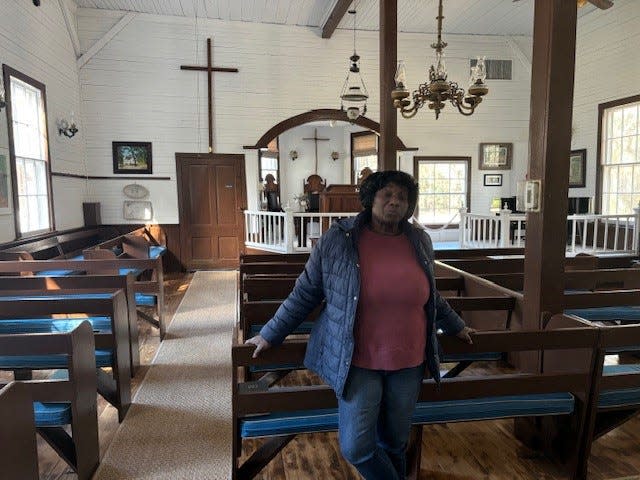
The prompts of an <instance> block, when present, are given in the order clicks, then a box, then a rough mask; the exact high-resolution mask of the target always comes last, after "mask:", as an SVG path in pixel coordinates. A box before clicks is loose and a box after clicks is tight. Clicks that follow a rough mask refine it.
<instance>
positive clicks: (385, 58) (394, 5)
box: [378, 0, 398, 170]
mask: <svg viewBox="0 0 640 480" xmlns="http://www.w3.org/2000/svg"><path fill="white" fill-rule="evenodd" d="M379 3H380V142H379V145H378V169H379V170H395V169H397V168H398V166H397V160H396V137H397V136H398V116H397V113H396V109H395V108H394V106H393V102H392V100H391V91H392V90H393V87H394V86H395V82H394V80H393V77H394V76H395V74H396V63H397V61H398V60H397V59H398V0H384V1H382V2H379Z"/></svg>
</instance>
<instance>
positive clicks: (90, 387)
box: [0, 322, 99, 480]
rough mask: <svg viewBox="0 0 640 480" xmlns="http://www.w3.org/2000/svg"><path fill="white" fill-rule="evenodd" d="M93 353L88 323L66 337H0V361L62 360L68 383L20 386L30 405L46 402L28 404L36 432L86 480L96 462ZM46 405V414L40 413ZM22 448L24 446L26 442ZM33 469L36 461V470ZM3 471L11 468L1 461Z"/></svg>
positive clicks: (33, 335)
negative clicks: (52, 357)
mask: <svg viewBox="0 0 640 480" xmlns="http://www.w3.org/2000/svg"><path fill="white" fill-rule="evenodd" d="M94 350H95V348H94V343H93V334H92V331H91V326H90V325H89V322H82V323H81V324H80V325H78V326H77V327H76V328H75V329H73V330H72V331H71V332H68V333H54V334H11V335H0V352H2V358H5V357H15V358H16V361H18V362H19V361H21V360H20V359H21V358H24V356H25V355H28V356H30V357H31V358H34V357H33V356H36V357H35V358H38V357H41V356H52V355H53V356H60V355H64V356H65V358H66V362H65V365H66V368H67V369H68V371H69V376H68V379H64V380H60V379H57V380H41V381H28V382H21V383H23V385H24V386H25V387H26V388H27V390H28V394H29V396H30V399H31V400H32V401H35V402H42V404H45V405H41V404H39V403H38V404H33V406H32V415H33V408H35V424H36V427H37V431H38V433H39V434H40V436H41V437H42V438H44V439H45V440H46V441H47V443H49V444H50V445H51V446H52V448H53V449H54V450H55V451H56V452H57V453H58V455H60V457H61V458H62V459H63V460H64V461H65V462H66V463H67V464H68V465H69V466H70V467H71V468H72V469H73V470H74V471H75V472H76V473H77V474H78V480H90V478H91V476H92V475H93V473H94V471H95V470H96V468H97V467H98V462H99V444H98V419H97V405H96V374H95V355H94ZM47 406H48V410H47V411H46V412H42V410H43V409H45V408H47ZM65 425H70V426H71V435H69V434H68V433H67V431H66V430H65V428H64V427H65ZM15 440H16V439H12V442H15ZM24 445H25V447H28V446H29V443H25V444H24ZM20 447H22V445H20ZM5 448H10V447H7V443H5V442H3V443H2V449H5ZM13 461H14V460H12V462H11V463H10V464H9V465H11V464H12V463H13ZM37 465H38V464H37V461H36V463H35V466H36V469H37ZM7 468H12V467H11V466H9V467H8V466H7V464H6V463H4V464H3V465H2V469H3V470H2V471H3V474H4V473H6V472H7ZM9 471H11V470H9ZM3 478H12V479H14V478H15V479H21V478H24V477H21V476H9V477H3Z"/></svg>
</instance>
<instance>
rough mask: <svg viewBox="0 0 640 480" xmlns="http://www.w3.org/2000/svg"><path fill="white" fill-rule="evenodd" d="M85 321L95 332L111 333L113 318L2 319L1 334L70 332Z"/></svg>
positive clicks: (0, 323) (0, 322)
mask: <svg viewBox="0 0 640 480" xmlns="http://www.w3.org/2000/svg"><path fill="white" fill-rule="evenodd" d="M85 320H87V321H89V323H90V324H91V327H92V328H93V331H94V332H99V333H109V332H111V317H79V318H16V319H13V318H12V319H7V320H2V319H0V334H11V333H60V332H70V331H71V330H73V329H74V328H76V327H77V326H78V325H80V324H81V323H82V322H83V321H85Z"/></svg>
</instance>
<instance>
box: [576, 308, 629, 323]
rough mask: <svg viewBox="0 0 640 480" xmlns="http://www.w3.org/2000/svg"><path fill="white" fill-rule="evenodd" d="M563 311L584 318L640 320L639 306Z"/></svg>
mask: <svg viewBox="0 0 640 480" xmlns="http://www.w3.org/2000/svg"><path fill="white" fill-rule="evenodd" d="M564 313H566V314H568V315H576V316H578V317H581V318H584V319H585V320H620V321H622V322H634V321H636V322H640V306H638V305H635V306H615V307H594V308H572V309H567V310H565V311H564Z"/></svg>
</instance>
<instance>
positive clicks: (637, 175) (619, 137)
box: [601, 101, 640, 215]
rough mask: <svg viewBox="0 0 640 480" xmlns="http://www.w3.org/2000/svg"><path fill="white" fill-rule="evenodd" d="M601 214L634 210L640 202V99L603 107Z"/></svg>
mask: <svg viewBox="0 0 640 480" xmlns="http://www.w3.org/2000/svg"><path fill="white" fill-rule="evenodd" d="M602 121H603V125H602V131H603V132H604V135H603V139H602V150H601V151H602V155H601V158H602V160H601V168H602V171H601V173H602V184H601V185H602V197H601V200H602V203H601V205H602V213H603V214H608V215H615V214H620V215H625V214H631V213H633V208H634V207H636V206H637V205H638V201H640V149H639V148H638V143H640V101H637V102H633V103H627V104H624V105H619V106H615V107H611V108H607V109H605V110H604V115H603V119H602Z"/></svg>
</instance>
